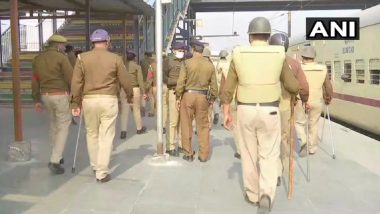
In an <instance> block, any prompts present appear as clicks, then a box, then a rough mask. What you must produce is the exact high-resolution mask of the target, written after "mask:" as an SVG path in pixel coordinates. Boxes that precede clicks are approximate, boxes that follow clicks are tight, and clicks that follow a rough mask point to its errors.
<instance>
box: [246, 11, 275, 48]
mask: <svg viewBox="0 0 380 214" xmlns="http://www.w3.org/2000/svg"><path fill="white" fill-rule="evenodd" d="M271 32H272V28H271V25H270V22H269V20H268V19H266V18H264V17H256V18H254V19H252V21H251V22H250V23H249V26H248V35H249V42H250V43H251V42H253V41H267V40H268V39H269V37H270V34H271Z"/></svg>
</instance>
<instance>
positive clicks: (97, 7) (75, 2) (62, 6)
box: [0, 0, 154, 15]
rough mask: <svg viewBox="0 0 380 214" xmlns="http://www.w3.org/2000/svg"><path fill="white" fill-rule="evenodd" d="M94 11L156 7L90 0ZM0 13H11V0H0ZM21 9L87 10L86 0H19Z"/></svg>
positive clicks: (142, 11)
mask: <svg viewBox="0 0 380 214" xmlns="http://www.w3.org/2000/svg"><path fill="white" fill-rule="evenodd" d="M90 5H91V12H93V13H97V12H99V13H120V14H122V13H127V14H136V15H137V14H138V15H153V14H154V9H153V8H152V7H151V6H150V5H149V4H147V3H145V2H144V1H143V0H90ZM0 8H1V9H0V13H1V14H2V15H9V10H10V3H9V0H0ZM19 10H20V11H29V10H70V11H86V0H19Z"/></svg>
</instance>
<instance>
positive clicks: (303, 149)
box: [298, 143, 307, 158]
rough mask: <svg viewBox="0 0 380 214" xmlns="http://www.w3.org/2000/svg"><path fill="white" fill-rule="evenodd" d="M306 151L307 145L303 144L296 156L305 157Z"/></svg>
mask: <svg viewBox="0 0 380 214" xmlns="http://www.w3.org/2000/svg"><path fill="white" fill-rule="evenodd" d="M306 150H307V145H306V143H305V144H304V145H302V146H301V148H300V151H299V152H298V156H299V157H300V158H303V157H306V152H307V151H306Z"/></svg>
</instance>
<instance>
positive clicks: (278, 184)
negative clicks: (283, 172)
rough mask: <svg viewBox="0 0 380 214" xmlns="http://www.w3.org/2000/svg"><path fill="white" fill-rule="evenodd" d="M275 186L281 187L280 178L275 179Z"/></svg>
mask: <svg viewBox="0 0 380 214" xmlns="http://www.w3.org/2000/svg"><path fill="white" fill-rule="evenodd" d="M277 186H278V187H279V186H281V177H280V176H278V177H277Z"/></svg>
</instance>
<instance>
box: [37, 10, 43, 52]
mask: <svg viewBox="0 0 380 214" xmlns="http://www.w3.org/2000/svg"><path fill="white" fill-rule="evenodd" d="M42 24H43V23H42V19H41V11H38V43H39V46H40V48H39V49H40V51H42V50H43V49H44V29H43V26H42Z"/></svg>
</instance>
